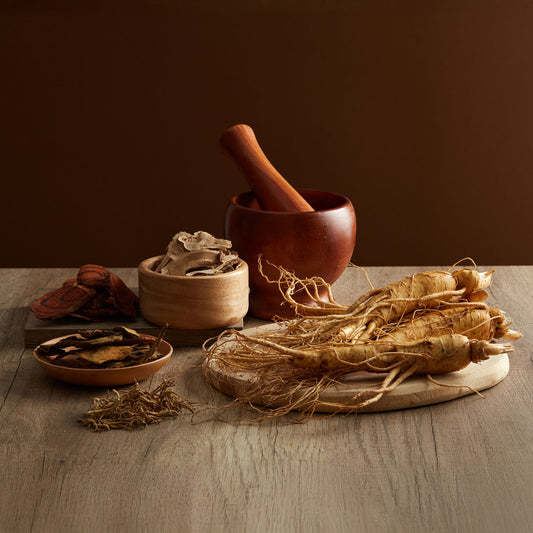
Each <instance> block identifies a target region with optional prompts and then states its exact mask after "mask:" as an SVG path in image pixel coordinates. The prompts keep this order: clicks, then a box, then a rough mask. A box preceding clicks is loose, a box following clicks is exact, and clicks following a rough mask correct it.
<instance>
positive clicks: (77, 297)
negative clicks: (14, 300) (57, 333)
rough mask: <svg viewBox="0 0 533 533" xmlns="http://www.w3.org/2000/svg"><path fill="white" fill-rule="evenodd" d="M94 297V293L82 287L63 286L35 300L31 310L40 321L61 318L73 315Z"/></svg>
mask: <svg viewBox="0 0 533 533" xmlns="http://www.w3.org/2000/svg"><path fill="white" fill-rule="evenodd" d="M94 295H95V291H94V290H93V289H91V288H90V287H84V286H83V285H70V284H65V285H63V286H62V287H60V288H59V289H55V290H53V291H50V292H48V293H46V294H45V295H44V296H41V297H40V298H37V299H36V300H35V301H34V302H33V304H32V306H31V310H32V311H33V313H34V314H35V316H36V317H37V318H40V319H41V320H49V319H57V318H63V317H65V316H68V315H71V314H72V313H75V312H76V311H77V310H78V309H80V308H81V307H83V306H84V305H85V304H86V303H87V302H88V301H89V300H91V299H92V298H93V297H94Z"/></svg>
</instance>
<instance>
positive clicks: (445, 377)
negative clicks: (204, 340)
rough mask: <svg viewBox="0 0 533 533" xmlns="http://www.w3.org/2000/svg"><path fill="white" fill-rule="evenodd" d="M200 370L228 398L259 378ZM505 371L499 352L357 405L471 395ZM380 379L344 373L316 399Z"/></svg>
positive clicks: (381, 407) (345, 395)
mask: <svg viewBox="0 0 533 533" xmlns="http://www.w3.org/2000/svg"><path fill="white" fill-rule="evenodd" d="M265 328H269V329H271V326H270V325H268V326H262V327H260V328H254V329H249V330H246V333H247V334H250V335H253V334H254V333H255V332H260V331H261V330H262V329H263V330H264V329H265ZM206 364H208V363H207V361H206V362H204V365H206ZM204 370H206V371H205V372H204V375H205V376H206V378H207V380H208V381H209V382H210V383H211V384H212V385H213V386H214V387H215V388H217V389H218V390H220V391H221V392H223V393H224V394H227V395H228V396H232V397H236V396H238V395H239V391H242V390H243V389H247V388H248V387H249V386H250V384H251V383H252V382H254V381H255V382H257V380H258V379H260V376H258V374H256V373H255V372H244V371H233V372H228V371H227V370H224V371H222V369H221V368H219V367H218V366H217V365H216V362H213V361H211V362H210V364H209V367H208V368H207V369H204ZM508 373H509V358H508V356H507V354H501V355H497V356H494V357H491V358H490V359H487V360H486V361H483V362H481V363H471V364H470V365H469V366H467V367H466V368H464V369H463V370H461V371H459V372H451V373H449V374H440V375H438V376H434V378H435V380H436V381H438V382H439V383H441V384H442V385H437V384H436V383H433V382H431V381H430V380H428V379H427V378H426V377H425V376H414V377H411V378H408V379H407V380H405V381H404V382H403V383H400V385H399V386H398V387H397V388H396V389H395V390H394V391H392V392H390V393H388V394H386V395H384V396H383V397H382V398H381V399H380V400H378V401H377V402H376V403H374V404H370V405H368V406H366V407H364V408H361V409H359V410H358V412H361V413H370V412H380V411H393V410H396V409H407V408H410V407H420V406H423V405H432V404H436V403H440V402H445V401H448V400H453V399H455V398H460V397H462V396H466V395H468V394H473V393H474V392H475V391H477V392H481V391H483V390H485V389H488V388H490V387H493V386H494V385H496V384H498V383H499V382H500V381H502V380H503V379H504V378H505V376H507V374H508ZM382 379H383V375H381V377H379V376H377V375H376V374H371V373H368V372H353V373H351V374H347V375H346V376H344V377H343V378H342V380H341V381H340V382H339V384H338V385H335V386H332V387H331V388H329V389H328V390H326V391H324V392H323V393H322V394H321V395H320V397H319V399H320V401H321V402H324V403H325V404H326V403H328V402H334V403H337V404H338V403H343V402H347V401H349V400H350V399H351V398H352V397H353V396H354V394H356V393H358V392H361V391H364V390H368V389H373V388H375V387H376V386H378V385H379V384H380V383H381V381H382ZM305 392H306V391H305V390H303V391H300V393H299V396H300V395H303V394H305ZM253 403H255V404H257V405H263V406H266V407H277V406H275V405H270V404H269V403H268V401H267V399H266V398H264V397H262V396H261V394H260V393H258V394H256V396H255V397H254V400H253ZM346 410H348V409H346ZM316 411H317V412H320V413H328V412H333V411H335V412H339V410H338V409H336V408H335V409H333V408H331V407H330V406H328V405H323V406H320V407H318V408H317V410H316ZM340 412H342V410H341V411H340Z"/></svg>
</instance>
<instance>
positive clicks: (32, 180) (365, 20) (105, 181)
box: [0, 0, 533, 267]
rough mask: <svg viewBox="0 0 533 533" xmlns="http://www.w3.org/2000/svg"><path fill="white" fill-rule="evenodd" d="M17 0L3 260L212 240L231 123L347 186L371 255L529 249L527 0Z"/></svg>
mask: <svg viewBox="0 0 533 533" xmlns="http://www.w3.org/2000/svg"><path fill="white" fill-rule="evenodd" d="M21 4H24V6H23V7H22V6H21ZM3 6H4V7H2V8H1V28H0V60H1V65H2V70H1V80H0V106H1V109H0V111H1V139H0V168H1V176H2V184H3V185H2V209H1V230H0V231H1V234H0V237H1V246H0V266H4V267H8V266H58V267H59V266H73V267H76V266H80V265H82V264H84V263H88V262H92V263H99V264H103V265H107V266H134V265H136V264H137V263H138V262H139V261H140V260H141V259H143V258H145V257H148V256H151V255H155V254H158V253H161V252H162V251H163V250H164V247H165V245H166V243H167V242H168V240H169V239H170V238H171V237H172V235H173V234H174V233H175V232H177V231H179V230H188V231H195V230H198V229H204V230H207V231H210V232H211V233H215V234H218V235H220V234H221V232H222V227H223V226H222V220H223V215H224V210H225V206H226V203H227V201H228V199H229V197H230V196H231V195H233V194H236V193H238V192H240V191H241V190H244V189H245V188H246V186H245V182H244V179H243V178H242V177H241V176H240V175H239V173H238V172H237V170H236V168H235V167H234V166H233V165H232V163H231V162H230V161H229V160H228V159H226V158H225V157H224V156H223V155H222V154H221V152H220V150H219V148H218V138H219V136H220V134H221V133H222V131H223V130H224V129H225V128H227V127H229V126H231V125H233V124H235V123H239V122H246V123H249V124H251V125H252V126H253V127H254V129H255V130H256V133H257V135H258V138H259V140H260V142H261V143H262V145H263V148H264V150H265V152H266V153H267V154H268V155H269V157H270V158H271V160H272V161H273V163H274V164H275V165H276V166H277V168H278V169H279V170H280V172H281V173H282V174H283V175H284V176H285V177H287V178H288V179H289V180H290V181H291V182H292V183H293V184H294V185H296V186H299V187H307V188H317V189H327V190H331V191H336V192H340V193H343V194H346V195H348V196H349V197H350V198H351V199H352V201H353V203H354V205H355V208H356V212H357V215H358V235H357V243H356V252H355V255H354V261H355V262H357V263H358V264H362V265H379V264H390V265H396V264H410V265H411V264H419V265H420V264H450V263H453V262H454V261H455V260H457V259H460V258H462V257H464V256H472V257H474V258H475V259H476V261H477V262H478V263H480V264H503V263H512V264H524V263H533V247H532V246H531V244H530V243H531V239H530V233H531V230H532V229H533V227H532V224H531V207H530V199H531V197H532V193H533V186H532V184H531V183H532V180H531V176H532V174H533V149H532V148H533V146H532V143H533V73H532V57H533V31H532V28H533V4H532V3H531V2H529V1H517V0H510V1H508V2H501V1H491V0H479V1H473V0H450V1H447V2H441V1H436V0H435V1H427V0H420V1H415V0H402V1H396V2H393V1H380V0H374V1H339V0H336V1H331V2H318V1H303V0H302V1H299V2H296V1H291V0H279V1H274V0H272V1H266V0H264V1H256V2H254V1H247V0H243V1H242V2H235V1H233V2H232V1H228V0H225V1H218V0H216V1H210V0H203V1H201V2H197V1H193V0H189V1H185V0H183V1H179V0H174V1H170V0H168V1H152V2H149V1H146V2H133V1H131V2H102V3H98V2H77V3H76V2H68V3H66V2H65V3H59V2H42V1H40V2H37V1H35V2H33V3H32V2H24V3H21V2H13V5H12V6H10V5H9V3H8V4H7V5H6V4H5V3H4V4H3Z"/></svg>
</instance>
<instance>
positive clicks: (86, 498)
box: [0, 267, 533, 533]
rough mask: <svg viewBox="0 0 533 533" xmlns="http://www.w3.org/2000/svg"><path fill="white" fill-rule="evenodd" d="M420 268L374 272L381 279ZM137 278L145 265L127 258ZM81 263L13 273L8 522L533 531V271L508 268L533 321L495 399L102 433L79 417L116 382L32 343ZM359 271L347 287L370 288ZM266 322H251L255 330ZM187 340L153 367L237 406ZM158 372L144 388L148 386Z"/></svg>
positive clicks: (505, 276) (6, 381)
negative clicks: (88, 380) (73, 375)
mask: <svg viewBox="0 0 533 533" xmlns="http://www.w3.org/2000/svg"><path fill="white" fill-rule="evenodd" d="M415 270H420V269H415V268H410V267H401V268H381V267H380V268H369V269H368V272H369V275H370V277H371V279H372V281H373V282H375V284H376V285H379V284H383V283H386V282H390V281H394V280H396V279H397V278H399V277H402V276H403V275H405V274H410V273H412V272H414V271H415ZM114 271H115V272H116V273H117V274H119V275H120V276H121V277H122V278H123V279H124V281H125V282H126V283H127V284H131V283H132V282H134V281H135V279H136V278H135V276H136V273H135V271H134V270H133V269H131V271H129V270H123V269H115V270H114ZM68 272H69V271H67V270H57V269H45V270H27V269H9V270H6V269H4V270H0V317H1V321H0V443H1V445H0V472H1V479H2V490H1V491H0V531H10V532H11V531H15V532H18V531H59V530H61V531H74V532H78V531H79V532H85V531H95V530H101V531H114V532H122V531H124V532H126V531H128V532H137V531H139V532H141V531H192V532H203V531H209V532H218V531H251V532H255V531H257V532H264V531H321V532H322V531H325V532H330V531H331V532H339V531H340V532H343V531H362V532H366V531H372V532H375V531H395V532H426V531H435V532H448V531H468V532H481V531H483V532H494V533H496V532H498V533H499V532H501V531H506V532H522V531H527V530H529V529H530V526H531V523H533V496H532V491H531V480H532V479H533V462H532V460H531V459H532V452H533V405H532V404H533V402H532V394H531V383H532V382H533V367H532V363H531V359H530V357H531V353H532V352H533V350H532V348H533V346H532V341H531V338H532V336H533V318H532V315H531V312H530V309H531V307H532V306H533V301H532V296H531V294H532V292H533V291H532V290H531V289H532V283H533V267H497V269H496V275H495V279H494V284H493V285H492V287H491V288H490V292H491V298H490V301H491V302H492V303H494V304H497V305H498V306H499V307H501V308H502V309H504V310H505V311H507V313H508V315H509V316H510V317H512V318H513V319H514V321H515V323H516V326H517V328H519V329H521V330H522V331H523V333H524V338H523V339H521V340H520V341H518V342H517V343H516V344H515V351H514V352H513V353H512V354H511V356H510V366H511V368H510V373H509V375H508V376H507V378H506V379H505V380H504V381H503V382H502V383H500V384H499V385H497V386H496V387H494V388H492V389H490V390H489V391H487V395H486V398H485V399H481V398H479V397H477V396H475V395H470V396H467V397H464V398H460V399H457V400H454V401H451V402H445V403H442V404H439V405H435V406H431V407H422V408H418V409H410V410H401V411H393V412H388V413H372V414H363V415H358V416H336V417H332V418H327V419H320V420H319V419H317V420H312V421H311V422H309V423H308V424H305V425H293V424H287V423H283V422H282V421H279V420H278V421H271V422H268V423H265V424H262V425H249V424H245V423H236V424H224V423H215V422H206V423H202V424H195V425H191V423H190V422H189V420H188V418H186V417H184V418H181V419H177V420H173V421H167V422H164V423H162V424H160V425H157V426H152V427H149V428H147V429H146V430H141V431H136V432H131V433H130V432H126V431H114V432H109V433H103V434H95V433H92V432H90V431H88V430H87V429H85V428H83V427H82V426H80V425H79V424H77V423H76V418H77V417H79V416H80V415H82V414H83V413H84V412H85V411H86V410H87V409H88V407H89V406H90V403H91V401H92V399H93V398H94V397H95V396H102V395H104V394H105V389H85V388H79V387H75V386H70V385H67V384H63V383H60V382H57V381H54V380H52V379H51V378H49V377H48V376H47V375H46V374H44V372H43V371H42V370H41V369H40V368H39V367H38V366H37V365H36V364H35V362H34V361H33V360H32V357H31V351H30V350H27V349H25V348H24V334H23V327H24V321H25V317H26V312H27V306H28V305H29V303H30V301H31V298H32V297H33V295H34V294H35V292H36V291H37V290H38V289H40V288H42V287H51V288H53V287H54V286H57V283H58V282H60V281H61V280H63V279H65V278H66V277H67V275H66V273H68ZM366 287H367V285H366V280H365V278H364V275H363V273H362V272H361V271H359V270H356V269H350V270H349V271H347V272H346V273H345V275H343V276H342V277H341V278H340V280H339V281H338V282H337V284H336V286H335V292H336V294H337V295H338V297H339V299H342V300H343V301H346V302H348V301H350V300H351V299H353V298H354V297H355V296H356V295H359V294H360V293H361V292H362V291H363V290H364V289H366ZM259 324H260V322H258V321H255V320H248V319H247V321H246V325H247V326H256V325H259ZM196 352H197V349H194V348H187V349H185V348H183V349H177V350H175V353H174V355H173V357H172V360H171V361H170V362H169V363H168V364H167V365H166V366H165V368H164V369H163V370H162V371H161V372H160V373H159V374H156V375H155V376H154V377H153V378H152V379H151V382H150V383H151V384H152V386H155V385H157V384H159V383H160V382H161V381H162V380H163V379H164V378H167V377H172V376H175V375H176V374H177V373H178V371H180V370H181V369H187V370H186V371H185V372H184V373H183V374H182V375H181V376H179V377H178V379H177V384H176V390H177V391H178V392H180V393H182V394H184V395H185V396H187V397H188V398H189V399H190V400H195V401H202V402H208V404H209V405H212V406H222V405H225V404H226V403H227V402H228V398H225V397H223V396H222V395H221V394H220V393H219V392H218V391H216V390H211V389H208V388H206V386H205V383H204V381H203V378H202V376H201V375H200V373H199V372H198V369H195V368H189V366H190V363H191V361H189V360H188V359H187V358H188V356H190V355H194V354H195V353H196ZM150 383H148V382H146V383H145V385H146V386H149V385H150Z"/></svg>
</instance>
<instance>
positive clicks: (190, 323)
mask: <svg viewBox="0 0 533 533" xmlns="http://www.w3.org/2000/svg"><path fill="white" fill-rule="evenodd" d="M161 257H162V256H157V257H151V258H150V259H146V260H144V261H143V262H142V263H141V264H140V265H139V268H138V273H139V302H140V310H141V314H142V316H143V317H144V318H145V319H146V320H148V321H149V322H152V323H153V324H157V325H159V326H164V325H165V324H168V326H169V327H170V328H176V329H186V330H199V329H213V328H220V327H229V326H232V325H233V324H235V323H236V322H238V321H239V320H241V319H242V318H243V317H244V316H245V315H246V313H247V311H248V293H249V288H248V265H247V264H246V263H245V262H244V261H243V260H242V259H240V260H239V262H240V264H239V265H238V266H237V268H236V269H235V270H233V271H231V272H225V273H224V274H217V275H213V276H169V275H166V274H160V273H158V272H154V271H153V270H152V268H153V266H154V264H155V263H156V262H157V261H158V260H159V259H160V258H161Z"/></svg>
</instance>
